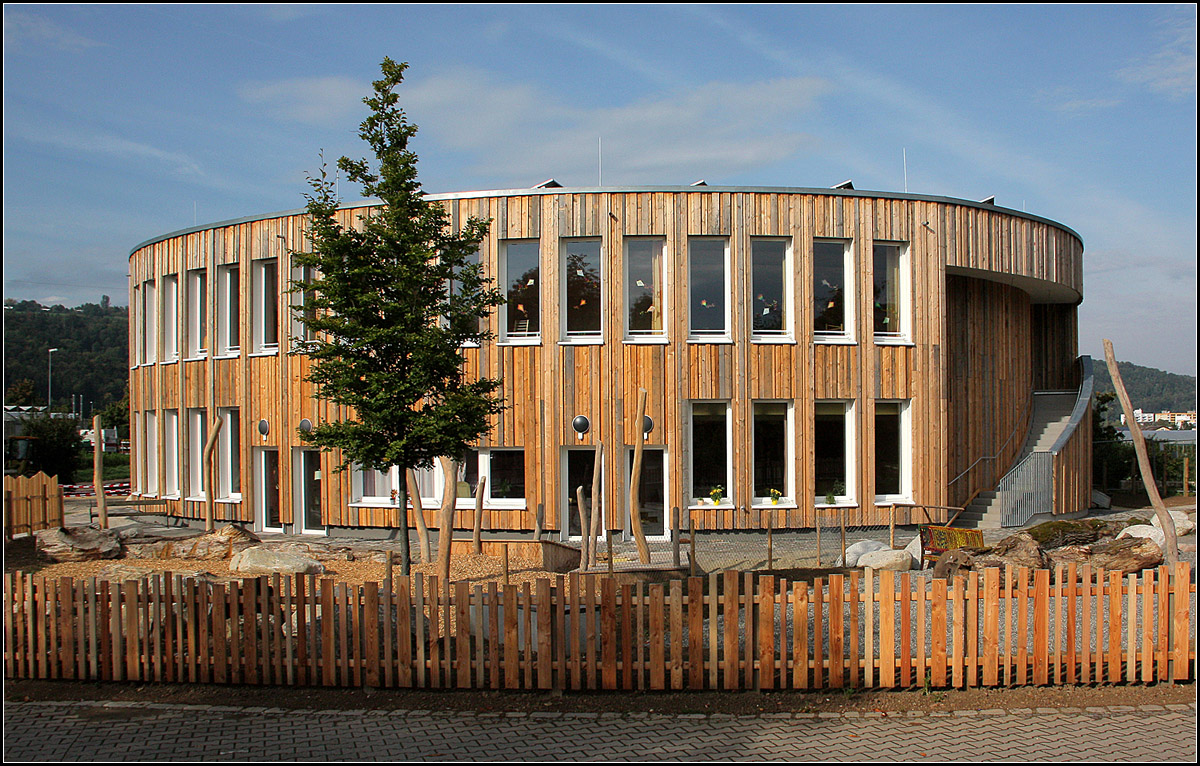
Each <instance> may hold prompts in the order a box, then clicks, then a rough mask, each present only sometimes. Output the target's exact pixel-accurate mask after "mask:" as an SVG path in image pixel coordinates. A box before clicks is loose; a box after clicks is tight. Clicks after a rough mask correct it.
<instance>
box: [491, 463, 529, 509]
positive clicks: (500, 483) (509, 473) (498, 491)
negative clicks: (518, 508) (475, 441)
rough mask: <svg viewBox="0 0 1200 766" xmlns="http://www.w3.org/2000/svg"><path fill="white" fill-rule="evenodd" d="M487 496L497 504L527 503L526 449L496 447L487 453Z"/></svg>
mask: <svg viewBox="0 0 1200 766" xmlns="http://www.w3.org/2000/svg"><path fill="white" fill-rule="evenodd" d="M487 457H488V460H487V463H488V483H487V489H486V492H487V496H488V498H489V499H490V500H491V501H493V502H496V501H500V502H499V503H497V504H503V505H514V504H515V505H524V504H525V450H523V449H494V450H491V451H490V452H488V453H487Z"/></svg>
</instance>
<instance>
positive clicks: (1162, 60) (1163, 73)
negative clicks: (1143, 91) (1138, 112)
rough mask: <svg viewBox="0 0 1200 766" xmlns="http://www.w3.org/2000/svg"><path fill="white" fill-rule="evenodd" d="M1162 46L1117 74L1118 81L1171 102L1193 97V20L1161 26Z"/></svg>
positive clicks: (1189, 15) (1185, 16)
mask: <svg viewBox="0 0 1200 766" xmlns="http://www.w3.org/2000/svg"><path fill="white" fill-rule="evenodd" d="M1160 26H1161V27H1162V32H1161V34H1162V37H1163V38H1164V42H1163V44H1162V46H1161V47H1160V48H1159V49H1158V50H1156V51H1154V52H1153V53H1151V54H1150V55H1148V56H1146V57H1144V58H1142V59H1140V60H1138V61H1135V62H1133V63H1131V64H1130V65H1129V66H1127V67H1124V68H1123V69H1120V70H1119V71H1118V72H1117V78H1118V79H1119V80H1122V81H1124V82H1128V83H1132V84H1134V85H1142V86H1145V87H1147V88H1149V89H1150V90H1151V91H1153V92H1155V93H1158V94H1160V95H1163V96H1166V97H1167V98H1169V99H1173V100H1182V99H1186V98H1189V97H1192V98H1194V97H1195V95H1196V17H1195V13H1194V9H1193V10H1192V11H1191V12H1187V11H1185V12H1183V13H1182V14H1177V15H1173V16H1170V17H1167V18H1165V19H1163V20H1162V21H1161V22H1160Z"/></svg>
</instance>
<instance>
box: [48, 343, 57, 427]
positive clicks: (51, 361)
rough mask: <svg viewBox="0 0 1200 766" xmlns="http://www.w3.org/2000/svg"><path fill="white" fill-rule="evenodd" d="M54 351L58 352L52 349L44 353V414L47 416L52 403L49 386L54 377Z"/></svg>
mask: <svg viewBox="0 0 1200 766" xmlns="http://www.w3.org/2000/svg"><path fill="white" fill-rule="evenodd" d="M55 351H58V349H56V348H52V349H50V350H49V351H48V352H46V414H47V415H49V414H50V406H51V403H52V402H53V400H52V399H51V398H50V392H51V390H52V389H51V384H52V383H53V375H54V352H55Z"/></svg>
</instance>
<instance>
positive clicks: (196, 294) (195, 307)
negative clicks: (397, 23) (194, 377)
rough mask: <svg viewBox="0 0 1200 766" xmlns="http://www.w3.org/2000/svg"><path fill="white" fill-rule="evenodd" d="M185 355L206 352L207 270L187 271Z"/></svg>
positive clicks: (190, 356) (202, 354) (191, 355)
mask: <svg viewBox="0 0 1200 766" xmlns="http://www.w3.org/2000/svg"><path fill="white" fill-rule="evenodd" d="M187 312H188V313H187V355H188V358H189V359H197V358H199V357H202V356H204V355H206V354H207V353H208V272H206V271H205V270H204V269H191V270H190V271H188V273H187Z"/></svg>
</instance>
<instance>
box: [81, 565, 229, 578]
mask: <svg viewBox="0 0 1200 766" xmlns="http://www.w3.org/2000/svg"><path fill="white" fill-rule="evenodd" d="M156 574H162V572H161V570H158V569H154V568H151V567H142V566H137V565H134V564H126V563H125V562H118V563H115V564H109V565H108V566H106V567H104V568H103V569H101V570H100V571H99V572H97V573H96V577H97V578H98V579H101V580H113V581H116V582H123V581H125V580H141V579H142V578H144V577H147V576H149V575H156ZM171 574H172V575H180V576H182V577H184V578H185V579H186V578H189V577H190V578H193V579H195V580H201V581H207V580H212V579H214V578H213V575H212V573H211V572H205V571H203V570H196V571H190V572H175V571H172V572H171Z"/></svg>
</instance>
